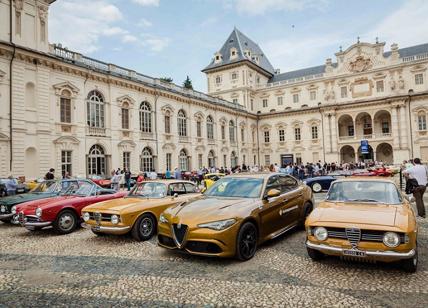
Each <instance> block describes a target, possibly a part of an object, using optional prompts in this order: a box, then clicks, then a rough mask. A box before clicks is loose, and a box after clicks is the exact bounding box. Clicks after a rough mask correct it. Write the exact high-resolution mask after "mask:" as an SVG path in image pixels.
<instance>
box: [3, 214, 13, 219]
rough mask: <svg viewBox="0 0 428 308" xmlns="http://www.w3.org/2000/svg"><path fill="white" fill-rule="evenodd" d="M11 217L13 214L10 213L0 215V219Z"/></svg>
mask: <svg viewBox="0 0 428 308" xmlns="http://www.w3.org/2000/svg"><path fill="white" fill-rule="evenodd" d="M13 215H15V214H12V213H9V214H2V215H0V219H7V218H12V217H13Z"/></svg>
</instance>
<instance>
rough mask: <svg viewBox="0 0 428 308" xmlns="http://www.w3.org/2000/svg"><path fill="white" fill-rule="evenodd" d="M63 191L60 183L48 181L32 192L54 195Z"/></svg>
mask: <svg viewBox="0 0 428 308" xmlns="http://www.w3.org/2000/svg"><path fill="white" fill-rule="evenodd" d="M60 191H61V186H60V185H59V183H58V182H54V181H46V182H42V183H40V184H39V185H37V186H36V187H34V189H33V190H32V191H31V192H32V193H47V194H53V193H58V192H60Z"/></svg>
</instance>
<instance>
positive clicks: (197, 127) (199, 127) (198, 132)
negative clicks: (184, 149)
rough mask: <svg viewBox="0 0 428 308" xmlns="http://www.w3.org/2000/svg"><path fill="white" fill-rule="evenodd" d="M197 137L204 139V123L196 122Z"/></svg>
mask: <svg viewBox="0 0 428 308" xmlns="http://www.w3.org/2000/svg"><path fill="white" fill-rule="evenodd" d="M196 136H197V137H202V122H201V121H197V122H196Z"/></svg>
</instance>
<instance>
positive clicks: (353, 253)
mask: <svg viewBox="0 0 428 308" xmlns="http://www.w3.org/2000/svg"><path fill="white" fill-rule="evenodd" d="M343 255H344V256H351V257H360V258H364V257H365V256H366V252H365V251H361V250H356V249H349V250H344V251H343Z"/></svg>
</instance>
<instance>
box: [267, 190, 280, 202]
mask: <svg viewBox="0 0 428 308" xmlns="http://www.w3.org/2000/svg"><path fill="white" fill-rule="evenodd" d="M280 194H281V191H279V190H278V189H275V188H272V189H270V190H269V191H268V192H267V194H266V199H270V198H274V197H278V196H279V195H280Z"/></svg>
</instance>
